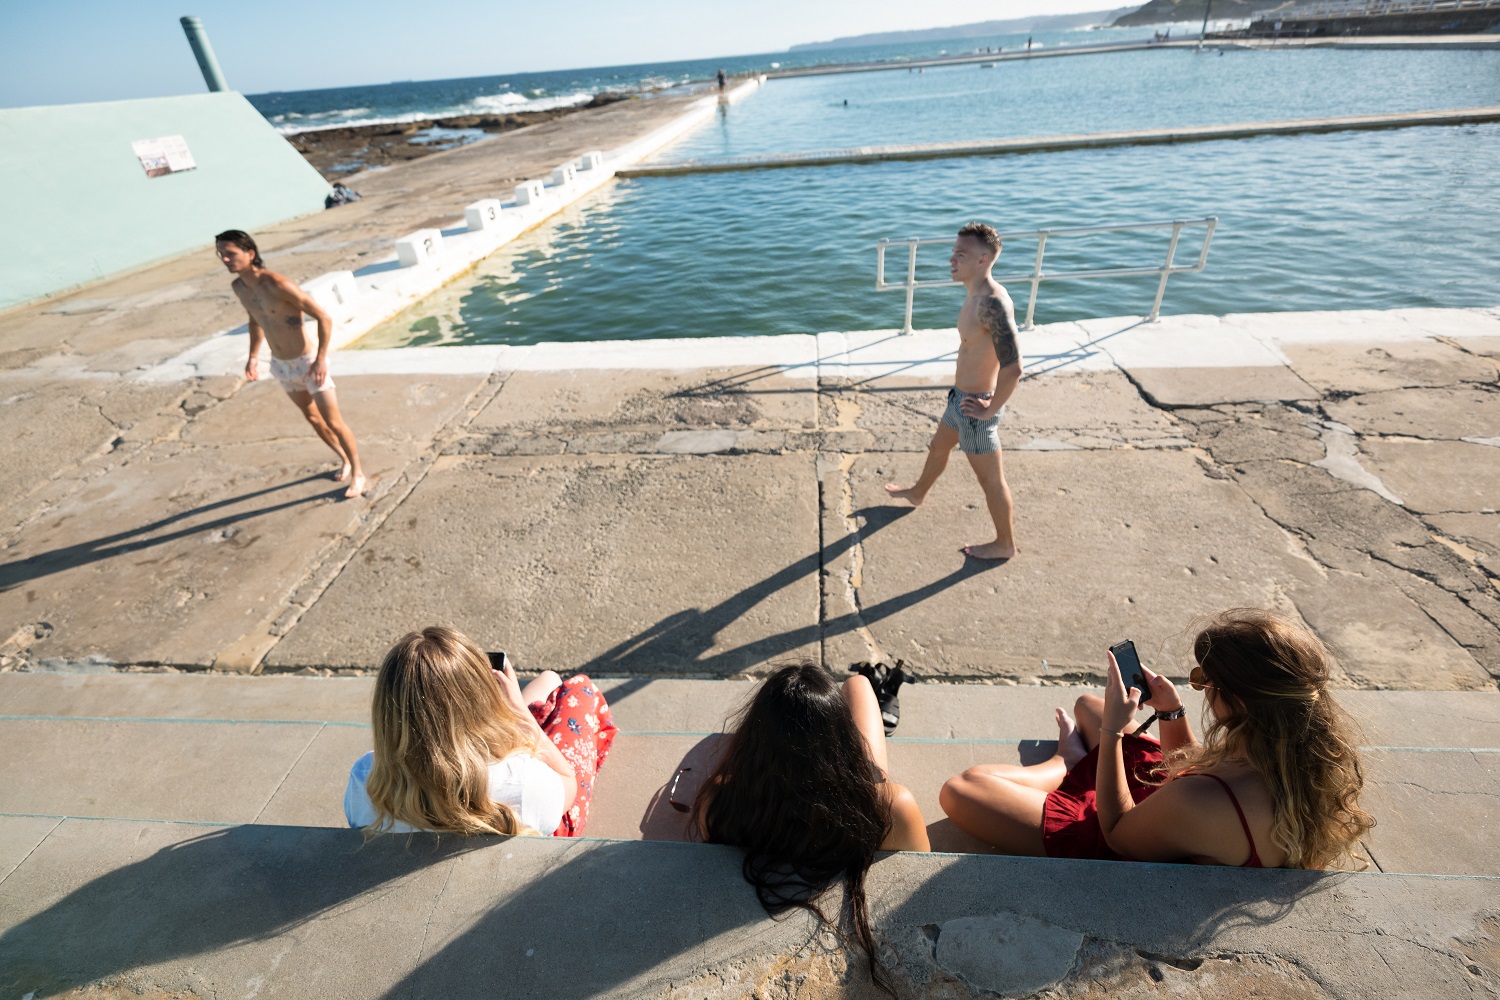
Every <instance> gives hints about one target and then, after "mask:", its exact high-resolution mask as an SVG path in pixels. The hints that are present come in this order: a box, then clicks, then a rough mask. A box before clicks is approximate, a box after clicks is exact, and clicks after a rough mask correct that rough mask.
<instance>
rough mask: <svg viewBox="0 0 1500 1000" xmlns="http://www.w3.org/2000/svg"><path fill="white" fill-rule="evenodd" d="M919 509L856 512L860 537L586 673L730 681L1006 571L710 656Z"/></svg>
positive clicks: (674, 619)
mask: <svg viewBox="0 0 1500 1000" xmlns="http://www.w3.org/2000/svg"><path fill="white" fill-rule="evenodd" d="M914 509H915V508H912V507H864V508H861V509H860V510H857V511H855V512H854V518H855V519H856V520H858V521H860V522H862V524H861V527H860V529H859V530H858V531H855V532H850V533H847V534H844V535H842V536H840V537H839V538H838V539H837V540H836V541H834V542H832V543H830V544H828V545H825V546H823V548H821V549H820V550H818V551H817V552H814V553H812V554H810V555H806V556H803V557H802V558H801V559H798V560H797V561H796V562H794V563H792V564H791V565H789V566H787V567H785V568H783V569H780V570H777V571H776V572H775V573H772V574H771V575H770V576H768V577H766V578H765V579H764V580H761V581H760V582H759V583H755V584H752V585H751V586H749V587H746V588H745V589H744V590H742V591H740V592H739V593H738V594H735V595H733V596H732V597H728V598H726V599H725V600H723V601H721V602H719V603H718V604H716V605H714V606H713V607H711V608H709V609H707V610H699V609H692V610H685V611H678V612H675V613H673V614H671V615H668V616H667V617H666V618H663V619H662V620H661V621H659V622H657V623H656V624H655V625H652V626H649V627H648V628H645V629H643V630H641V631H640V632H638V633H636V634H635V635H634V636H631V637H630V638H629V639H626V640H625V641H624V642H621V643H619V644H618V645H616V646H614V647H613V648H611V649H608V650H606V651H605V652H603V653H601V654H600V655H598V656H596V657H594V658H593V659H592V660H590V661H589V662H587V663H585V664H583V666H581V667H580V668H579V670H580V671H581V672H582V673H586V674H590V675H597V676H600V677H609V676H613V675H614V674H616V673H647V674H650V673H660V672H661V671H662V670H663V668H664V667H665V668H667V669H673V668H675V669H677V670H684V671H691V672H693V673H701V674H709V675H714V676H720V677H723V676H728V675H731V674H735V673H739V672H740V671H743V670H746V669H749V668H751V667H754V666H756V665H758V664H761V663H765V662H767V661H768V660H771V659H772V658H774V657H777V656H781V655H783V654H785V653H789V652H791V651H792V650H794V649H798V648H799V647H802V646H805V645H807V644H809V643H813V642H818V641H819V640H821V639H823V638H825V637H828V636H835V635H842V634H844V633H846V632H852V631H854V630H855V629H858V628H861V627H863V626H866V625H870V624H873V623H874V622H878V621H880V620H882V619H884V618H888V617H890V616H891V615H894V614H897V613H899V612H901V611H905V610H906V609H907V608H910V607H912V606H914V605H917V604H920V603H922V602H923V601H925V600H927V599H928V598H930V597H934V596H936V595H937V594H941V593H942V592H943V591H945V590H947V589H949V588H950V587H953V586H954V585H956V584H958V583H960V582H962V581H964V580H966V579H968V578H969V577H972V576H977V575H978V574H980V573H983V572H984V571H985V570H987V569H993V568H995V567H996V566H998V565H1002V563H984V562H981V561H979V560H976V559H965V560H964V562H963V564H962V565H960V566H959V568H958V569H955V570H954V571H953V572H952V573H949V574H948V575H947V576H945V577H942V578H940V579H937V580H934V581H932V582H931V583H928V584H924V585H923V586H921V587H918V588H917V589H915V590H912V591H908V592H907V593H905V594H899V595H897V596H895V597H891V598H888V599H886V600H884V601H881V602H879V603H877V604H873V605H870V606H869V607H865V608H862V609H860V610H859V611H858V612H851V613H849V614H846V615H840V616H838V617H837V618H831V619H828V620H825V621H823V622H821V623H818V624H812V625H804V626H801V627H799V628H794V629H788V630H787V631H785V632H780V633H777V634H775V635H768V636H764V637H762V638H759V639H756V640H755V641H753V642H748V643H745V644H744V645H742V646H737V647H735V648H733V649H726V650H722V651H720V652H717V653H713V654H712V655H707V654H708V653H709V651H710V650H711V649H713V647H714V646H715V645H716V642H717V637H718V634H719V632H721V631H722V630H723V629H724V628H726V627H727V626H729V625H730V624H731V623H733V622H734V621H736V620H737V619H739V618H740V617H741V616H743V615H745V614H747V613H748V612H749V611H750V610H751V609H752V608H754V607H755V606H756V605H757V604H759V603H760V602H761V601H764V600H765V599H766V598H768V597H770V596H771V595H772V594H774V593H776V592H777V591H779V590H782V589H784V588H786V587H788V586H790V585H791V584H793V583H795V582H796V581H798V580H800V579H802V578H803V577H807V576H812V575H813V574H816V573H818V572H819V571H821V570H822V568H823V567H824V566H826V565H828V564H830V563H832V562H833V561H835V560H836V559H838V558H839V556H841V555H843V554H844V553H845V552H847V551H849V550H850V549H851V548H853V547H854V546H856V545H859V544H861V543H862V542H863V540H864V539H866V538H869V537H870V536H871V535H873V534H875V533H876V532H878V531H880V530H882V529H883V528H885V527H887V526H889V525H891V524H893V523H895V522H896V521H898V520H900V519H901V518H903V517H905V516H907V515H908V514H911V513H912V512H913V510H914Z"/></svg>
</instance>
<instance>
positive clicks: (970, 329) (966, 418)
mask: <svg viewBox="0 0 1500 1000" xmlns="http://www.w3.org/2000/svg"><path fill="white" fill-rule="evenodd" d="M999 256H1000V234H999V233H997V232H995V230H994V229H993V228H992V227H990V226H987V225H985V224H984V223H982V222H971V223H969V224H968V225H967V226H964V227H963V228H962V229H960V230H959V231H958V238H957V239H956V240H955V241H954V242H953V255H952V256H951V257H949V258H948V273H949V274H951V275H952V276H953V278H954V280H955V281H960V282H962V283H963V285H964V288H966V289H967V290H968V293H969V294H968V297H967V298H965V299H964V304H963V308H962V309H960V310H959V313H958V364H957V370H956V372H955V373H954V378H953V388H952V389H949V390H948V408H947V410H945V411H944V413H943V418H942V421H941V422H940V423H939V424H938V428H937V433H935V434H934V435H933V436H932V444H931V446H930V447H929V448H928V450H927V461H926V464H924V465H923V466H922V475H921V477H920V478H918V479H917V481H916V483H915V484H914V485H912V486H907V487H900V486H897V485H896V484H895V483H886V484H885V490H886V492H887V493H888V494H890V495H891V497H892V498H894V499H897V500H905V501H907V502H908V503H910V504H911V505H912V506H913V507H918V506H921V504H922V501H923V500H925V499H927V492H928V491H929V490H931V489H932V487H933V484H934V483H936V482H937V481H938V477H939V476H941V475H942V474H943V470H944V469H946V468H947V467H948V457H949V456H950V455H951V454H952V453H953V446H954V445H958V446H959V448H961V449H962V450H963V453H964V455H965V456H966V457H967V458H968V459H969V466H970V467H971V468H972V469H973V470H974V476H975V478H977V479H978V480H979V487H980V489H982V490H983V491H984V499H985V504H986V506H987V507H988V508H989V512H990V519H991V520H993V521H994V522H995V540H994V541H992V542H985V543H984V544H983V545H965V546H964V547H963V552H964V554H965V555H967V556H972V557H973V558H975V559H985V560H991V561H998V560H1005V559H1010V558H1012V557H1014V556H1015V554H1016V552H1017V551H1018V550H1017V548H1016V537H1015V515H1014V511H1013V504H1012V503H1011V496H1010V486H1009V485H1008V484H1007V483H1006V482H1005V468H1004V466H1003V464H1002V463H1001V454H1000V417H1001V415H1002V414H1003V413H1004V412H1005V403H1006V400H1008V399H1010V395H1011V393H1013V392H1015V390H1016V386H1017V384H1019V383H1020V381H1021V352H1020V348H1019V347H1018V346H1017V345H1016V313H1015V307H1014V306H1013V305H1012V304H1011V301H1010V295H1009V294H1007V293H1006V291H1005V289H1004V288H1002V287H1001V286H1000V285H999V283H998V282H996V281H995V279H994V276H993V275H991V273H990V271H991V269H992V268H993V267H994V266H995V260H996V259H997V258H998V257H999Z"/></svg>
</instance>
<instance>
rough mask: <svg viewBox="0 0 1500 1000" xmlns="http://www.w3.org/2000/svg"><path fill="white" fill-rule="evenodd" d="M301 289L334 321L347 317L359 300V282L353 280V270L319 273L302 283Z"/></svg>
mask: <svg viewBox="0 0 1500 1000" xmlns="http://www.w3.org/2000/svg"><path fill="white" fill-rule="evenodd" d="M302 290H303V291H304V292H306V293H307V294H308V295H310V296H312V300H313V301H314V302H316V303H317V304H318V305H320V306H322V307H323V310H324V311H325V312H326V313H328V315H330V316H332V317H333V318H334V320H335V321H337V320H341V319H347V318H348V316H349V314H350V313H351V312H353V311H354V305H355V303H356V302H357V301H358V300H359V282H357V281H355V280H354V272H353V271H331V272H329V273H328V274H320V275H318V276H317V277H316V278H313V279H312V280H311V281H309V282H307V283H306V284H305V285H303V286H302Z"/></svg>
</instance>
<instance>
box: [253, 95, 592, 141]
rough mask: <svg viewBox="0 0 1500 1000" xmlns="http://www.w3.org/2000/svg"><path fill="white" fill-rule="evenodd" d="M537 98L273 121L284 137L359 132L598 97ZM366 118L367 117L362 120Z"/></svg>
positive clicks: (553, 106)
mask: <svg viewBox="0 0 1500 1000" xmlns="http://www.w3.org/2000/svg"><path fill="white" fill-rule="evenodd" d="M530 93H532V94H534V95H535V96H531V97H528V96H525V95H523V94H514V93H500V94H491V95H485V96H480V97H474V98H472V99H470V100H468V101H465V102H464V103H462V104H457V105H449V106H447V107H439V108H432V109H424V110H421V111H408V112H404V113H402V114H394V115H379V114H375V115H372V114H371V113H370V109H369V108H345V109H341V110H338V111H318V112H312V113H310V114H298V113H297V112H295V111H289V112H287V113H285V114H280V115H274V116H272V118H271V119H270V121H271V124H272V125H274V126H275V127H276V131H278V132H280V133H281V134H282V135H296V134H297V133H299V132H318V131H322V130H325V129H331V128H359V127H361V126H365V125H400V124H404V123H406V122H420V121H427V120H430V119H433V118H457V117H459V116H461V115H493V114H512V113H515V112H518V111H551V110H553V109H556V108H572V107H577V106H578V105H580V104H587V103H588V102H589V101H591V100H593V98H594V95H593V94H592V93H588V92H586V91H579V92H577V93H573V94H555V95H552V94H546V93H545V92H544V91H531V92H530ZM361 116H363V117H361Z"/></svg>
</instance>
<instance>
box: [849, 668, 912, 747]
mask: <svg viewBox="0 0 1500 1000" xmlns="http://www.w3.org/2000/svg"><path fill="white" fill-rule="evenodd" d="M849 670H850V671H851V672H852V673H857V674H859V675H861V676H862V677H864V678H865V679H866V680H868V681H869V682H870V687H872V688H874V689H875V701H876V702H877V703H878V704H879V705H880V721H881V724H882V725H884V726H885V734H886V735H887V736H889V735H891V734H892V733H894V732H895V731H896V727H897V726H898V725H900V724H901V700H900V698H899V697H897V695H898V693H899V692H900V690H901V685H902V684H904V683H906V682H907V681H909V680H911V679H912V675H911V674H909V673H907V671H906V661H905V660H897V661H896V665H895V666H894V667H888V666H886V665H885V664H884V663H868V662H866V663H854V664H850V666H849Z"/></svg>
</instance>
